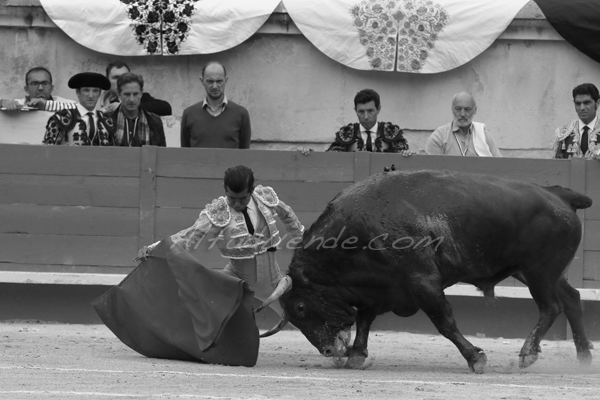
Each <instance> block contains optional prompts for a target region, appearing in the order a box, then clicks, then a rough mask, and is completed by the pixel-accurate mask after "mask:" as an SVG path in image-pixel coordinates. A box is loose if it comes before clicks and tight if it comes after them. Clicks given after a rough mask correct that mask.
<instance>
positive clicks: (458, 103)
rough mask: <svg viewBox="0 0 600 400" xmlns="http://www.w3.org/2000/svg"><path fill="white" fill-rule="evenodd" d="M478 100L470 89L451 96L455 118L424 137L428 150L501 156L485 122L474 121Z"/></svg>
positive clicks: (439, 153)
mask: <svg viewBox="0 0 600 400" xmlns="http://www.w3.org/2000/svg"><path fill="white" fill-rule="evenodd" d="M476 113H477V104H476V102H475V98H474V97H473V95H472V94H471V93H468V92H460V93H457V94H456V95H454V97H453V98H452V114H453V115H454V120H453V121H452V122H451V123H449V124H446V125H443V126H440V127H439V128H437V129H436V130H435V131H433V133H432V134H431V136H430V137H429V140H428V141H427V148H426V151H427V154H433V155H450V156H480V157H502V154H500V150H498V147H497V146H496V142H495V141H494V138H493V137H492V135H491V134H490V133H489V131H488V130H487V128H486V126H485V124H482V123H480V122H473V117H474V116H475V114H476Z"/></svg>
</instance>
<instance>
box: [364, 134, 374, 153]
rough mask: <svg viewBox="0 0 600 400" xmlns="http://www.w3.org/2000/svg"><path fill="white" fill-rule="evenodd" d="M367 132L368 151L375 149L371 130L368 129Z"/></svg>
mask: <svg viewBox="0 0 600 400" xmlns="http://www.w3.org/2000/svg"><path fill="white" fill-rule="evenodd" d="M365 133H366V134H367V151H373V142H372V139H371V131H366V132H365Z"/></svg>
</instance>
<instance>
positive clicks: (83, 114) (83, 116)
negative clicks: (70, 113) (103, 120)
mask: <svg viewBox="0 0 600 400" xmlns="http://www.w3.org/2000/svg"><path fill="white" fill-rule="evenodd" d="M77 111H79V114H81V119H83V120H84V121H85V125H86V126H87V125H88V115H87V113H89V112H91V113H92V118H93V119H94V129H96V127H97V126H98V114H96V110H92V111H90V110H88V109H87V108H85V107H84V106H82V105H81V104H79V103H77ZM87 132H88V135H89V133H90V127H89V126H88V127H87Z"/></svg>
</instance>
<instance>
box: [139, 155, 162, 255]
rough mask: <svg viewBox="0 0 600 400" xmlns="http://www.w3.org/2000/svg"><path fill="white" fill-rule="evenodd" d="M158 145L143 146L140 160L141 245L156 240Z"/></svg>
mask: <svg viewBox="0 0 600 400" xmlns="http://www.w3.org/2000/svg"><path fill="white" fill-rule="evenodd" d="M157 152H158V148H157V147H156V146H142V157H141V162H140V233H139V240H138V243H139V247H140V248H141V247H142V246H147V245H149V244H152V243H154V242H155V239H154V226H155V224H156V211H155V208H156V159H157Z"/></svg>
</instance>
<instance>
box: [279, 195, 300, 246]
mask: <svg viewBox="0 0 600 400" xmlns="http://www.w3.org/2000/svg"><path fill="white" fill-rule="evenodd" d="M275 211H276V212H277V215H278V216H279V219H281V222H282V223H283V226H284V227H285V230H286V231H287V233H289V234H290V235H291V236H292V237H294V238H296V237H302V235H303V234H304V226H303V225H302V222H300V220H299V219H298V217H297V216H296V214H295V213H294V210H292V207H290V206H288V205H287V204H285V203H284V202H283V201H281V200H279V204H278V205H277V206H276V207H275Z"/></svg>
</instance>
